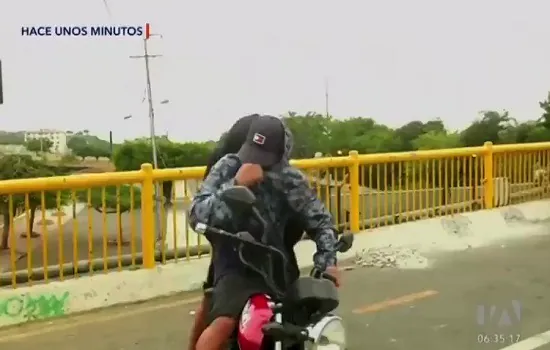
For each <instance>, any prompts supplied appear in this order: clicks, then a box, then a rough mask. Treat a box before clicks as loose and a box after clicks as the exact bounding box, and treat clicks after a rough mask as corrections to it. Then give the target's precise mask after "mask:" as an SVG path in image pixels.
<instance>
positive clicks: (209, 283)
mask: <svg viewBox="0 0 550 350" xmlns="http://www.w3.org/2000/svg"><path fill="white" fill-rule="evenodd" d="M259 117H260V115H259V114H252V115H248V116H245V117H241V118H239V119H238V120H237V121H236V122H235V124H233V126H232V127H231V128H230V129H229V130H228V131H227V132H226V133H224V136H223V137H222V138H221V139H220V141H219V142H218V145H217V146H216V148H215V149H214V151H213V152H212V155H211V156H210V159H209V160H208V163H207V165H206V171H205V174H204V179H206V177H207V176H208V174H210V170H211V169H212V167H213V166H214V164H216V163H217V162H218V160H220V159H221V158H222V157H223V156H225V155H226V154H230V153H237V152H239V149H240V148H241V146H242V145H243V144H244V143H245V141H246V136H247V134H248V130H249V128H250V125H251V123H252V122H253V121H254V120H256V119H258V118H259ZM204 179H203V180H204ZM304 231H305V232H306V233H307V235H308V236H309V237H314V235H315V233H316V232H315V231H312V232H307V231H306V228H305V225H303V223H302V222H301V220H300V218H299V217H298V216H297V215H294V216H292V217H290V218H289V220H288V222H287V223H286V226H285V228H284V240H285V247H286V252H287V254H288V270H287V277H288V279H289V281H288V282H289V283H291V282H293V281H295V280H296V279H297V278H298V277H299V275H300V271H299V269H298V262H297V261H296V255H295V253H294V246H295V245H296V243H298V242H299V241H300V240H301V239H302V237H303V234H304ZM277 278H278V280H282V276H277ZM213 284H214V266H213V265H212V261H210V265H209V267H208V274H207V277H206V281H205V283H204V285H203V289H204V297H203V300H202V301H201V303H200V304H199V306H198V308H197V309H196V310H195V319H194V324H193V326H192V329H191V334H190V337H189V346H188V350H194V349H195V344H196V343H197V341H198V339H199V336H200V335H201V333H202V332H203V331H204V329H205V328H206V314H207V312H208V311H209V310H210V308H211V290H212V287H213Z"/></svg>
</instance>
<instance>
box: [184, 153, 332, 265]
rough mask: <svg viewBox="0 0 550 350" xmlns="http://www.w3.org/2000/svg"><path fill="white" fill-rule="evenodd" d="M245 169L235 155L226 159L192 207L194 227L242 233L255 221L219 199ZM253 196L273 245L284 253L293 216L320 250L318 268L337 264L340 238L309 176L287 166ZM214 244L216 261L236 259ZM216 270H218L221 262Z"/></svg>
mask: <svg viewBox="0 0 550 350" xmlns="http://www.w3.org/2000/svg"><path fill="white" fill-rule="evenodd" d="M240 166H241V163H240V160H239V158H238V157H237V155H235V154H229V155H226V156H224V157H223V158H221V159H220V160H219V161H218V162H217V163H216V164H215V165H214V167H213V168H212V170H211V172H210V174H209V175H208V177H207V178H206V179H205V181H204V182H203V184H202V186H201V188H200V189H199V191H198V193H196V195H195V197H194V199H193V202H192V204H191V208H190V213H189V219H190V224H191V225H192V227H194V226H195V225H196V224H197V223H206V224H208V225H211V226H214V227H218V228H220V229H223V230H226V231H229V232H237V231H240V230H242V229H243V225H246V224H247V223H248V221H249V220H251V219H250V218H244V217H241V216H242V215H239V214H238V213H236V212H234V211H233V210H232V209H231V208H229V207H228V205H227V204H226V203H224V202H223V201H222V200H221V199H220V196H219V193H220V191H223V190H224V189H225V188H226V187H228V186H232V185H234V184H235V181H234V176H235V175H236V173H237V170H238V169H239V168H240ZM253 192H254V193H255V195H256V197H257V203H258V204H257V208H258V210H259V211H260V213H261V214H262V217H263V218H264V220H266V221H267V223H268V226H269V231H270V232H269V234H268V240H269V244H272V245H273V246H275V247H277V248H279V249H282V250H283V251H284V249H285V246H284V243H283V241H284V237H282V236H283V234H284V227H285V225H286V223H287V221H288V219H289V218H290V217H291V215H296V214H297V215H299V216H300V217H301V219H302V221H303V222H304V225H305V229H306V231H308V232H309V235H310V237H311V238H312V239H313V240H314V241H315V242H316V244H317V252H316V253H315V254H314V257H313V260H314V264H315V266H316V267H317V268H319V269H325V268H326V267H327V266H332V265H335V264H336V252H334V248H335V245H336V234H335V225H334V222H333V219H332V215H331V214H330V212H329V211H328V210H327V209H326V207H325V206H324V204H323V203H322V202H321V201H320V200H319V199H318V198H317V196H316V195H315V193H314V192H313V191H312V190H311V189H310V188H309V186H308V183H307V180H306V178H305V176H304V175H303V174H302V173H301V172H300V171H299V170H298V169H296V168H294V167H291V166H287V165H285V166H283V167H282V168H281V169H280V170H278V171H268V172H266V173H265V174H264V181H263V182H262V183H261V184H259V185H258V186H256V187H255V188H254V189H253ZM211 243H212V245H213V248H214V260H218V259H221V258H223V257H220V254H222V255H223V254H228V255H232V254H233V253H234V252H231V251H230V250H227V249H223V248H221V247H219V246H218V245H217V243H216V242H215V241H212V242H211ZM220 245H221V244H220ZM233 258H234V257H232V258H231V259H233ZM214 264H215V265H217V264H216V262H214ZM215 269H217V268H215Z"/></svg>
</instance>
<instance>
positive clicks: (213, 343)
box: [195, 317, 237, 350]
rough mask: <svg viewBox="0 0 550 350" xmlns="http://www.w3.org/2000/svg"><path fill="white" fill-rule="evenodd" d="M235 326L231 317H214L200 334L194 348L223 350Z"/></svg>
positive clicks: (198, 349) (199, 349) (235, 323)
mask: <svg viewBox="0 0 550 350" xmlns="http://www.w3.org/2000/svg"><path fill="white" fill-rule="evenodd" d="M236 326H237V321H235V320H234V319H233V318H230V317H218V318H216V319H215V320H214V322H212V323H211V324H210V326H208V328H206V329H205V330H204V332H202V334H201V335H200V337H199V340H198V341H197V345H196V346H195V350H225V349H226V347H227V342H228V341H229V339H230V338H231V336H232V335H233V331H234V330H235V327H236Z"/></svg>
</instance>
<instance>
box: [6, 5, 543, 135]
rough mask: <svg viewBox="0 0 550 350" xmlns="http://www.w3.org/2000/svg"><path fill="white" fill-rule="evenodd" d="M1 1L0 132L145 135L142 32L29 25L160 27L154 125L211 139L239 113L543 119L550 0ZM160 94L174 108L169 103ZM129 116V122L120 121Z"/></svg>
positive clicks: (455, 120)
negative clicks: (58, 30)
mask: <svg viewBox="0 0 550 350" xmlns="http://www.w3.org/2000/svg"><path fill="white" fill-rule="evenodd" d="M108 2H109V5H110V9H111V16H109V14H108V13H107V11H106V10H105V7H104V5H103V3H102V0H48V1H45V0H17V1H16V0H0V3H1V6H0V7H1V8H2V10H1V11H0V33H1V34H0V59H1V60H2V63H3V71H4V85H5V102H4V105H1V106H0V118H2V120H3V122H2V124H1V127H0V129H4V130H29V129H39V128H56V129H65V130H71V129H72V130H82V129H88V130H90V131H91V132H92V133H96V134H99V135H100V136H102V137H106V136H107V135H108V132H109V130H113V132H114V135H115V139H116V140H121V139H125V138H134V137H137V136H142V135H146V134H147V130H148V120H147V106H146V104H142V103H141V100H142V98H143V94H144V87H145V72H144V62H143V60H132V59H129V58H128V56H129V55H136V54H141V53H142V50H143V47H142V44H143V43H142V41H141V39H137V38H109V37H107V38H89V37H83V38H59V37H58V38H53V37H51V38H30V37H22V36H21V26H24V25H26V26H31V25H35V26H37V25H52V26H54V25H94V24H95V25H110V24H113V25H124V24H139V25H142V24H143V23H145V22H150V23H151V25H152V30H153V32H157V33H161V34H162V35H163V36H164V38H163V39H159V38H154V39H152V40H151V41H150V50H151V52H152V53H156V54H163V55H164V57H162V58H156V59H154V61H153V62H152V83H153V98H154V100H155V101H156V102H157V105H156V106H155V107H156V116H157V132H158V133H166V132H167V131H168V133H169V136H170V137H171V138H175V139H179V140H205V139H216V138H217V137H218V136H219V134H220V133H221V132H222V131H224V129H226V128H227V127H228V126H230V125H231V124H232V123H233V121H234V120H235V119H237V118H238V117H239V116H242V115H245V114H249V113H253V112H260V113H270V114H275V115H279V114H282V113H284V112H286V111H288V110H294V111H297V112H306V111H309V110H317V111H320V112H323V111H324V105H325V102H324V99H325V98H324V80H325V78H328V80H329V91H330V113H331V114H332V115H334V116H336V117H338V118H340V117H348V116H368V117H372V118H375V119H376V120H377V121H379V122H383V123H386V124H389V125H392V126H398V125H400V124H403V123H406V122H408V121H411V120H414V119H421V120H428V119H431V118H435V117H440V118H442V119H443V120H444V121H445V123H446V124H447V125H448V127H449V128H451V129H456V128H462V127H464V126H465V125H467V124H468V123H469V122H471V121H472V120H473V119H475V118H476V117H477V116H478V111H480V110H483V109H508V110H509V111H510V112H511V113H512V114H513V115H514V116H515V117H517V118H518V119H520V120H525V119H532V118H536V117H538V116H539V115H540V111H539V107H538V101H539V100H542V99H544V98H545V97H546V94H547V92H548V90H550V46H549V45H548V40H549V38H550V35H549V34H550V25H548V14H549V13H550V1H548V0H529V1H519V0H475V1H474V0H462V1H456V0H454V1H450V0H384V1H382V0H379V1H373V0H340V1H336V0H331V1H327V0H278V1H269V2H268V1H263V0H249V1H244V0H231V1H228V0H216V1H209V0H201V1H198V0H195V1H189V0H108ZM163 99H169V100H170V104H168V105H158V102H160V101H161V100H163ZM128 114H132V115H133V116H134V118H133V119H130V120H126V121H125V120H123V117H124V116H125V115H128Z"/></svg>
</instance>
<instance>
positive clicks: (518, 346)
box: [500, 331, 550, 350]
mask: <svg viewBox="0 0 550 350" xmlns="http://www.w3.org/2000/svg"><path fill="white" fill-rule="evenodd" d="M549 343H550V331H546V332H543V333H539V334H537V335H534V336H532V337H529V338H527V339H524V340H522V341H520V342H518V343H515V344H512V345H510V346H507V347H504V348H502V349H500V350H533V349H538V348H540V347H541V346H543V345H546V344H549Z"/></svg>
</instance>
